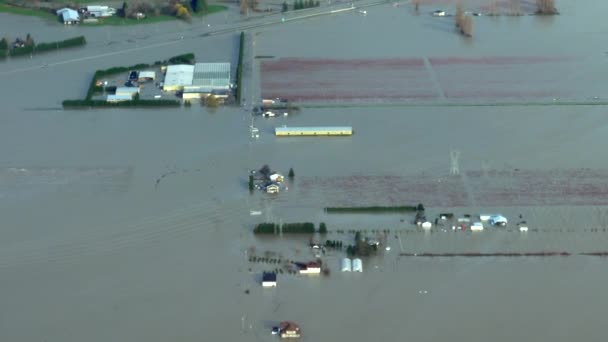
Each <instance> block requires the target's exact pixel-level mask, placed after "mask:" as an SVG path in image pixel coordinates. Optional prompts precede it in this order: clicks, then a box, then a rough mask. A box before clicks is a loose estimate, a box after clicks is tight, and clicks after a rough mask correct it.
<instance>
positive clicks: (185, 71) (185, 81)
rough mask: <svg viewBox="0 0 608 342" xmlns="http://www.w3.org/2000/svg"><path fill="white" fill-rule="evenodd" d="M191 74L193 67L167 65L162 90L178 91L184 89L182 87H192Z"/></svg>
mask: <svg viewBox="0 0 608 342" xmlns="http://www.w3.org/2000/svg"><path fill="white" fill-rule="evenodd" d="M193 74H194V65H188V64H178V65H169V66H168V67H167V73H166V74H165V81H164V84H163V90H164V91H178V90H182V89H184V86H189V85H192V76H193Z"/></svg>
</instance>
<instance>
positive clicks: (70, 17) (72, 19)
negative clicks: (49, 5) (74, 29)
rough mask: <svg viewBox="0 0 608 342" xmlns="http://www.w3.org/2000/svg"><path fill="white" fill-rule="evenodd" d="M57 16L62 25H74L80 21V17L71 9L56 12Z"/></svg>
mask: <svg viewBox="0 0 608 342" xmlns="http://www.w3.org/2000/svg"><path fill="white" fill-rule="evenodd" d="M57 15H60V16H61V19H62V21H63V23H64V24H76V23H78V22H79V21H80V15H79V14H78V12H77V11H75V10H73V9H71V8H67V7H66V8H62V9H60V10H58V11H57Z"/></svg>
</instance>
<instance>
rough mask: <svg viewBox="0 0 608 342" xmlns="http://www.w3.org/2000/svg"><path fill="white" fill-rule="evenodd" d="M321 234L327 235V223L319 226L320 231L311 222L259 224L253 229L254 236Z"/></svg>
mask: <svg viewBox="0 0 608 342" xmlns="http://www.w3.org/2000/svg"><path fill="white" fill-rule="evenodd" d="M281 232H282V233H284V234H314V233H315V232H318V233H319V234H326V233H327V226H326V225H325V223H321V224H319V230H315V224H314V223H311V222H302V223H283V225H279V224H276V223H267V222H265V223H259V224H258V225H256V226H255V228H254V229H253V233H254V234H279V233H281Z"/></svg>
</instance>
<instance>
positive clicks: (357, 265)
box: [353, 258, 363, 272]
mask: <svg viewBox="0 0 608 342" xmlns="http://www.w3.org/2000/svg"><path fill="white" fill-rule="evenodd" d="M353 272H363V262H362V261H361V259H359V258H356V259H353Z"/></svg>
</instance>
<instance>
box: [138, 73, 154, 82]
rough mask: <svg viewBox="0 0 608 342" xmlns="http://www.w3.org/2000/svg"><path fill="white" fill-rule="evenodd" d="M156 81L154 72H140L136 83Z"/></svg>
mask: <svg viewBox="0 0 608 342" xmlns="http://www.w3.org/2000/svg"><path fill="white" fill-rule="evenodd" d="M154 80H156V72H154V71H142V72H140V73H139V77H138V78H137V82H146V81H154Z"/></svg>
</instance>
